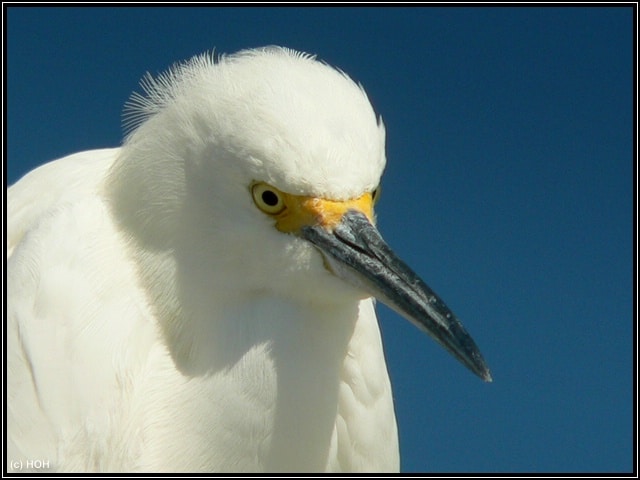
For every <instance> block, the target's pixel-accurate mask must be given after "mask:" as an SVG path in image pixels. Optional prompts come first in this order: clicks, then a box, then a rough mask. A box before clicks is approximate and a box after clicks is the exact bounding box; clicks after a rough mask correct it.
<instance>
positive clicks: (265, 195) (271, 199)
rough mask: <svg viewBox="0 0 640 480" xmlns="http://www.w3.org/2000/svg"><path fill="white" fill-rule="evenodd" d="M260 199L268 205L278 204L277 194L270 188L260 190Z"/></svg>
mask: <svg viewBox="0 0 640 480" xmlns="http://www.w3.org/2000/svg"><path fill="white" fill-rule="evenodd" d="M262 201H263V202H264V203H265V204H267V205H269V206H270V207H275V206H276V205H277V204H278V196H277V195H276V194H275V193H273V192H272V191H271V190H265V191H264V192H262Z"/></svg>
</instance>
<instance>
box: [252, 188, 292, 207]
mask: <svg viewBox="0 0 640 480" xmlns="http://www.w3.org/2000/svg"><path fill="white" fill-rule="evenodd" d="M251 194H252V195H253V201H254V202H255V204H256V206H257V207H258V208H259V209H260V210H262V211H263V212H264V213H268V214H269V215H277V214H279V213H281V212H282V211H283V210H284V209H285V207H286V205H285V204H284V200H283V199H282V194H281V193H280V192H279V191H278V190H277V189H275V188H274V187H272V186H271V185H267V184H266V183H255V184H253V186H252V187H251Z"/></svg>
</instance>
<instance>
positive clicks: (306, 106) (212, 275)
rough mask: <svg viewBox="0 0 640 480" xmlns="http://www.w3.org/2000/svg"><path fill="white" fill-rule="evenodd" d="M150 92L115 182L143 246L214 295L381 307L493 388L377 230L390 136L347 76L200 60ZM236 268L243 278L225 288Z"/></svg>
mask: <svg viewBox="0 0 640 480" xmlns="http://www.w3.org/2000/svg"><path fill="white" fill-rule="evenodd" d="M143 88H144V90H145V93H144V94H141V95H134V96H133V97H132V99H131V100H130V102H129V107H128V108H129V114H128V120H129V126H130V127H131V128H132V132H131V133H130V134H129V136H128V137H127V139H126V142H125V145H124V147H123V149H122V154H121V156H120V158H119V159H118V161H117V163H116V165H115V166H114V168H113V170H112V176H111V186H112V190H111V197H112V198H113V199H114V200H113V203H114V205H115V210H116V211H117V212H118V217H119V218H120V219H121V221H122V222H123V224H125V225H126V226H127V229H128V230H129V231H131V232H132V234H133V236H134V237H135V238H136V241H137V242H139V243H141V244H143V245H145V248H146V249H148V250H160V251H162V250H166V251H171V252H174V255H176V256H182V258H180V259H179V260H180V261H182V263H183V264H184V263H186V264H188V266H189V267H188V268H187V269H186V271H188V272H189V273H188V274H189V275H191V276H192V277H193V278H195V279H198V281H197V283H198V284H199V285H201V288H202V289H203V290H205V291H206V288H207V287H206V286H207V285H210V286H213V285H215V286H216V288H218V289H220V288H222V289H227V291H228V292H229V295H233V294H234V293H233V292H238V291H242V292H245V293H246V292H253V293H255V294H260V293H261V292H262V293H268V294H272V295H277V296H281V297H288V298H293V299H298V300H304V301H309V302H315V303H332V302H344V301H349V300H351V301H353V299H354V298H355V299H361V298H365V297H367V296H375V297H376V298H378V299H379V300H381V301H382V302H384V303H386V304H387V305H389V306H390V307H391V308H393V309H395V310H396V311H398V312H399V313H400V314H401V315H403V316H405V317H406V318H408V319H409V320H411V321H412V322H413V323H415V324H416V325H417V326H418V327H419V328H421V329H422V330H424V331H425V332H427V333H428V334H429V335H431V336H432V337H433V338H434V339H435V340H436V341H438V342H439V343H440V344H441V345H442V346H444V347H445V348H446V349H447V350H448V351H449V352H450V353H452V354H453V355H454V356H455V357H456V358H458V359H459V360H460V361H461V362H462V363H463V364H465V365H466V366H467V367H468V368H470V369H471V370H472V371H473V372H475V373H476V374H478V375H479V376H480V377H482V378H483V379H485V380H489V379H490V378H491V377H490V374H489V371H488V369H487V367H486V365H485V363H484V360H483V359H482V356H481V355H480V352H479V350H478V348H477V347H476V345H475V343H474V342H473V340H472V339H471V337H470V336H469V335H468V333H467V332H466V331H465V329H464V328H463V327H462V324H461V323H460V322H459V321H458V319H457V318H456V317H455V315H454V314H453V313H452V312H451V310H450V309H449V308H448V307H447V306H446V305H445V304H444V302H443V301H442V300H441V299H440V298H439V297H438V296H437V295H436V294H435V293H434V292H433V291H432V290H431V289H430V288H429V287H428V286H427V285H426V284H425V283H424V282H423V281H422V280H421V279H420V278H419V277H418V275H416V274H415V273H414V272H413V271H412V270H411V269H410V268H409V267H408V266H407V265H406V264H405V263H403V262H402V261H401V260H400V259H399V258H398V257H397V256H396V255H395V253H393V251H392V250H391V249H390V248H389V247H388V246H387V244H386V243H385V242H384V240H383V239H382V237H381V235H380V234H379V232H378V230H377V229H376V227H375V215H374V202H375V200H376V197H377V195H378V192H379V190H378V189H379V183H380V178H381V175H382V172H383V170H384V166H385V162H386V159H385V129H384V125H383V123H382V120H381V119H380V118H378V117H377V116H376V114H375V112H374V110H373V108H372V106H371V103H370V102H369V100H368V98H367V96H366V94H365V92H364V90H363V89H362V88H361V87H360V86H359V85H357V84H356V83H354V82H353V81H352V80H351V79H350V78H349V77H348V76H347V75H345V74H344V73H342V72H341V71H339V70H336V69H334V68H332V67H329V66H328V65H326V64H324V63H321V62H319V61H317V60H316V59H315V58H314V57H312V56H309V55H305V54H300V53H297V52H294V51H291V50H288V49H284V48H277V47H269V48H264V49H259V50H248V51H243V52H240V53H237V54H235V55H232V56H223V57H221V58H219V59H217V60H215V59H214V58H212V56H210V55H203V56H198V57H195V58H194V59H192V60H190V61H189V62H186V63H183V64H178V65H176V66H174V67H173V68H172V69H171V70H170V71H169V72H168V73H166V74H163V75H160V76H159V77H157V78H153V77H151V76H147V77H145V79H144V80H143ZM238 265H242V266H244V267H245V268H243V269H242V271H243V272H245V273H244V274H243V275H242V278H240V277H238V276H236V277H235V278H230V277H229V276H225V277H224V278H222V277H223V276H221V275H220V272H228V271H233V270H234V268H235V267H237V266H238ZM236 270H237V269H236ZM183 271H185V270H184V268H183Z"/></svg>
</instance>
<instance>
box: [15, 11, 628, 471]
mask: <svg viewBox="0 0 640 480" xmlns="http://www.w3.org/2000/svg"><path fill="white" fill-rule="evenodd" d="M5 13H6V12H5ZM633 14H634V12H633V11H632V9H631V7H630V6H629V7H626V8H622V7H617V8H615V7H609V8H595V7H590V8H578V7H572V8H564V7H547V8H542V7H529V8H524V7H518V8H488V7H456V8H432V7H429V8H426V7H422V8H419V7H411V8H337V7H333V8H326V7H325V8H301V7H297V8H264V7H263V8H237V7H234V8H230V7H225V8H223V7H209V8H186V7H183V8H159V7H154V8H131V7H129V8H95V7H94V8H79V7H73V8H42V7H40V8H9V10H8V15H7V17H6V22H7V23H6V25H7V31H6V39H7V42H6V47H7V53H6V57H5V59H6V62H7V70H6V86H7V93H8V96H7V103H6V116H7V117H6V118H7V137H6V152H7V158H6V160H5V161H6V174H7V182H8V183H13V182H15V181H17V180H18V179H19V178H20V176H22V175H23V174H24V173H26V172H27V171H28V170H30V169H32V168H34V167H36V166H38V165H40V164H42V163H45V162H46V161H49V160H52V159H55V158H58V157H61V156H63V155H66V154H69V153H73V152H76V151H81V150H88V149H94V148H102V147H110V146H117V145H118V144H119V143H120V142H121V138H122V129H121V113H122V106H123V104H124V102H125V101H126V100H127V98H128V96H129V94H130V93H131V92H132V91H133V90H139V88H138V81H139V79H140V78H141V77H142V75H143V74H144V73H145V72H146V71H149V72H152V73H158V72H161V71H163V70H165V69H166V68H167V67H168V66H169V65H171V64H172V63H173V62H175V61H179V60H184V59H187V58H189V57H191V56H192V55H194V54H197V53H200V52H202V51H205V50H211V49H212V48H214V47H215V49H216V51H218V52H234V51H237V50H239V49H242V48H247V47H255V46H262V45H268V44H279V45H285V46H288V47H291V48H295V49H299V50H304V51H307V52H311V53H316V54H318V55H319V57H320V58H322V59H324V60H326V61H327V62H329V63H331V64H334V65H337V66H339V67H340V68H342V69H343V70H345V71H346V72H347V73H349V74H350V75H351V76H352V77H353V78H355V79H356V80H357V81H359V82H361V83H362V84H363V85H364V86H365V88H366V90H367V92H368V94H369V96H370V98H371V100H372V102H373V103H374V106H375V108H376V109H377V111H378V112H379V113H380V114H381V115H382V116H383V118H384V121H385V124H386V127H387V157H388V165H387V170H386V173H385V177H384V179H383V194H382V199H381V201H380V202H379V204H378V208H377V211H378V219H379V227H380V229H381V231H382V233H383V235H384V236H385V238H386V239H387V241H388V242H389V244H390V245H391V246H392V247H394V249H395V250H396V252H397V253H398V254H399V255H400V256H401V257H403V258H404V259H405V260H406V261H407V263H409V264H410V265H411V266H412V267H413V268H414V269H415V270H416V271H417V272H419V273H420V274H421V276H423V278H424V279H425V280H426V281H427V283H428V284H429V285H430V286H431V287H432V288H433V289H434V290H435V291H436V292H438V293H439V295H440V296H441V297H443V299H444V300H445V301H446V302H447V304H448V305H449V306H450V307H451V308H452V309H453V310H454V311H455V312H456V314H457V315H458V316H459V317H460V318H461V320H462V321H463V323H464V324H465V326H466V327H467V329H468V330H469V331H470V333H471V334H472V335H473V336H474V338H475V340H476V342H477V343H478V345H479V346H480V348H481V350H482V352H483V354H484V356H485V358H486V359H487V361H488V363H489V365H490V367H491V369H492V373H493V377H494V382H493V383H492V384H485V383H483V382H482V381H480V380H479V379H478V378H476V377H474V376H473V375H472V374H471V373H469V372H468V371H466V370H465V369H464V367H462V366H461V365H460V364H458V363H457V362H456V361H455V360H454V359H453V358H452V357H451V356H449V355H448V354H446V352H444V350H442V349H441V348H439V347H438V346H437V345H436V344H435V343H434V342H433V341H431V339H429V338H428V337H427V336H425V335H423V334H421V333H420V332H419V331H418V330H417V329H416V328H415V327H413V326H412V325H411V324H409V322H406V321H405V320H403V319H401V318H400V317H398V316H397V315H396V314H394V313H393V312H391V311H390V310H389V309H387V308H386V307H380V309H379V313H380V323H381V327H382V331H383V339H384V343H385V349H386V355H387V363H388V368H389V372H390V376H391V379H392V383H393V386H394V392H395V402H396V410H397V416H398V423H399V431H400V442H401V455H402V468H403V471H406V472H460V473H465V472H549V471H554V472H592V471H599V472H624V471H630V470H631V469H632V451H633V450H632V439H633V429H632V426H633V415H632V406H633V390H632V388H633V382H632V379H633V369H632V365H633V328H632V324H633V313H632V292H633V283H632V265H633V263H632V258H633V257H632V238H633V236H632V235H633V234H632V232H633V230H632V218H633V217H632V215H633V209H632V187H633V159H634V151H633V95H632V91H633V88H634V85H633V76H632V75H633V70H632V61H633V51H632V41H633Z"/></svg>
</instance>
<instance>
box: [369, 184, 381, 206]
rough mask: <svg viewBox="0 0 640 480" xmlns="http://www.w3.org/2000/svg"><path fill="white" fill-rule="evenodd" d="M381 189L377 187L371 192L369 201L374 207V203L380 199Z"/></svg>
mask: <svg viewBox="0 0 640 480" xmlns="http://www.w3.org/2000/svg"><path fill="white" fill-rule="evenodd" d="M381 189H382V187H381V186H380V185H378V186H377V187H376V188H375V189H374V190H373V192H371V201H372V202H373V204H374V205H375V204H376V203H378V200H379V199H380V190H381Z"/></svg>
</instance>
